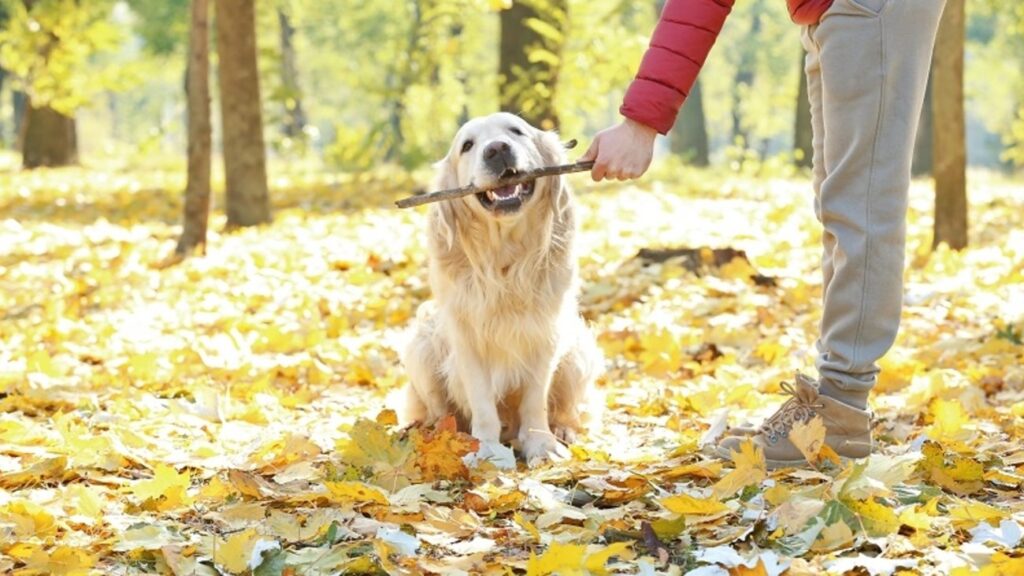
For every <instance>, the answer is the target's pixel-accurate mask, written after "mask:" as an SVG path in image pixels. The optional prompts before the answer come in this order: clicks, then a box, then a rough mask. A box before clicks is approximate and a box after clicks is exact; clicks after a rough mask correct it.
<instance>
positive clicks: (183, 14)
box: [128, 0, 212, 54]
mask: <svg viewBox="0 0 1024 576" xmlns="http://www.w3.org/2000/svg"><path fill="white" fill-rule="evenodd" d="M128 5H129V6H131V8H132V11H133V12H135V14H136V15H137V17H136V18H135V20H134V22H133V25H134V26H133V27H134V29H135V31H136V32H137V33H138V34H139V36H141V37H142V39H143V40H144V41H145V42H146V49H147V50H149V51H150V52H152V53H154V54H172V53H176V52H181V51H182V50H184V47H185V45H186V44H188V29H189V22H188V21H189V0H129V2H128ZM211 5H212V3H211ZM211 12H212V11H211Z"/></svg>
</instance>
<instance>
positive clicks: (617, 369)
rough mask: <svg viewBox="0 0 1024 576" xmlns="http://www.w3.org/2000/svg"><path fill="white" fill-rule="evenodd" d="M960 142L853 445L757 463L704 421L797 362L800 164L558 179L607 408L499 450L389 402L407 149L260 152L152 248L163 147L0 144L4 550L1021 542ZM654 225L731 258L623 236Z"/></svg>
mask: <svg viewBox="0 0 1024 576" xmlns="http://www.w3.org/2000/svg"><path fill="white" fill-rule="evenodd" d="M973 176H974V177H973V178H972V188H971V202H972V213H971V222H972V233H971V243H972V246H973V247H972V248H970V249H968V250H966V251H964V252H962V253H953V252H949V251H946V250H939V251H938V252H936V253H931V252H930V246H931V233H930V229H931V216H930V214H931V202H932V199H931V195H930V189H929V187H928V186H926V185H925V184H923V183H922V184H917V185H915V188H914V190H913V199H912V213H911V217H910V240H909V246H908V272H907V290H906V310H905V314H904V324H903V330H902V333H901V336H900V339H899V341H898V343H897V345H896V347H895V349H894V350H893V351H892V353H891V354H890V355H889V356H888V357H887V359H886V360H885V362H884V371H883V374H882V380H881V382H880V384H879V391H878V392H879V393H878V394H877V395H875V396H874V397H873V399H872V403H873V408H874V409H875V411H876V413H877V417H878V418H877V422H876V426H875V436H876V439H877V441H878V445H879V450H878V452H877V454H876V455H875V456H873V457H871V458H870V459H868V460H866V461H864V462H859V463H853V464H849V465H840V466H835V465H833V464H832V463H830V462H828V461H823V462H822V463H820V464H818V469H816V470H804V471H797V470H782V471H778V472H771V473H766V472H765V471H764V470H763V468H762V467H761V466H762V464H761V463H760V462H759V461H758V460H757V458H756V457H755V456H756V455H754V454H739V455H738V456H737V458H736V460H735V461H734V462H725V463H720V462H717V461H715V460H714V459H713V458H710V457H708V456H705V455H703V454H702V451H701V448H702V447H703V446H704V444H706V443H708V442H709V441H713V439H714V438H715V437H716V436H717V435H718V434H719V433H720V432H721V429H722V426H723V425H724V424H725V423H726V422H729V423H732V424H736V423H741V422H743V421H756V420H757V419H759V418H760V417H762V416H764V415H765V414H766V413H768V412H770V411H771V410H772V408H773V407H775V406H777V405H778V403H779V402H780V401H782V400H783V399H784V396H782V395H781V394H780V387H779V385H780V383H781V382H782V381H784V380H791V379H792V377H793V375H794V373H795V372H796V371H798V370H805V371H810V370H811V368H812V367H813V351H812V350H813V342H814V338H815V334H816V324H817V322H818V319H819V307H818V305H817V303H818V299H819V297H820V284H821V283H820V276H819V272H818V268H817V259H818V256H819V248H818V246H819V241H820V236H819V232H818V230H817V225H816V222H815V220H814V215H813V212H812V210H811V201H810V194H811V193H810V190H809V184H808V183H807V182H806V181H805V180H803V179H800V180H786V179H777V180H776V179H767V178H761V179H753V178H748V177H739V176H723V175H715V174H711V173H707V172H698V171H692V170H683V169H679V168H669V167H663V168H661V169H660V170H659V171H657V172H656V173H655V174H653V175H652V176H651V177H650V178H648V179H647V180H646V181H644V182H642V183H641V184H640V185H639V186H624V185H602V186H593V185H590V184H588V183H586V182H585V181H584V180H582V179H579V180H576V181H575V182H576V183H577V190H578V192H580V194H579V196H578V200H579V203H580V212H581V222H582V231H581V236H580V241H579V247H580V258H581V265H582V275H583V294H582V303H583V309H584V311H585V314H586V316H587V318H588V320H589V321H590V322H591V323H592V324H593V326H594V329H595V330H596V331H597V333H598V334H599V339H600V343H601V345H602V347H603V348H604V350H605V353H606V355H607V357H608V361H609V366H608V370H607V373H606V375H605V376H604V377H603V378H602V380H601V387H602V388H603V389H604V390H605V392H606V393H607V414H606V417H605V426H604V428H603V430H601V431H600V432H598V433H595V434H593V435H591V436H590V437H588V438H585V439H584V440H583V441H582V442H581V443H580V444H579V445H577V446H575V447H574V448H573V456H574V459H573V460H572V461H571V462H569V463H565V464H558V465H553V466H550V467H546V468H541V469H538V470H526V469H523V468H520V469H519V470H507V469H498V468H495V467H493V466H491V465H490V464H483V465H480V466H478V467H471V468H467V467H466V466H465V465H464V464H463V462H462V460H461V459H460V455H461V454H464V453H465V452H467V451H468V450H471V446H472V442H471V441H470V440H469V439H468V438H466V437H464V436H462V435H459V434H457V433H455V432H453V431H452V430H449V429H447V428H442V429H438V430H398V429H397V428H396V427H395V426H394V425H393V418H392V415H391V414H390V413H388V412H386V411H384V409H385V398H386V396H387V395H388V394H389V393H391V392H393V391H395V390H396V389H397V388H398V387H400V386H401V385H402V384H403V382H404V380H405V377H404V375H403V372H402V369H401V366H400V365H399V363H398V359H397V355H396V352H395V347H396V345H397V343H398V342H399V341H400V338H401V336H402V331H403V329H404V328H405V327H406V326H407V325H408V323H409V321H410V319H411V318H412V316H413V315H414V313H415V310H416V307H417V305H418V304H420V303H421V302H422V301H424V299H426V298H428V296H429V290H428V287H427V285H426V274H425V267H424V263H425V252H424V247H423V240H422V239H423V234H422V232H423V226H424V215H423V212H422V211H398V210H396V209H393V208H391V207H390V205H391V202H392V201H393V200H395V199H396V198H398V197H401V196H405V195H407V194H409V193H410V192H411V191H412V189H413V187H414V186H415V185H416V182H417V180H414V179H412V178H411V177H409V176H406V175H401V174H397V173H395V172H388V171H381V172H376V173H373V174H369V175H362V176H351V175H338V174H312V175H301V174H296V175H292V176H287V177H279V178H277V179H276V180H274V182H273V190H272V196H273V201H274V204H275V206H276V211H275V221H274V224H273V225H270V226H267V227H263V228H258V229H248V230H242V231H237V232H223V231H222V228H223V222H224V219H223V215H222V213H221V212H219V211H218V212H217V213H216V214H215V215H214V218H213V222H212V226H211V227H212V232H211V235H210V244H209V248H208V251H207V253H206V255H205V256H200V257H195V258H191V259H188V260H186V261H185V262H184V263H181V264H179V265H176V266H172V267H170V268H167V269H160V268H159V267H158V266H157V264H159V263H160V262H161V261H163V260H164V259H165V257H167V256H168V254H169V253H170V252H171V250H172V248H173V245H174V240H175V238H176V234H177V231H178V229H179V228H178V221H179V215H180V210H181V208H180V206H181V204H180V189H181V187H182V184H183V182H182V176H181V175H180V173H172V172H163V171H160V170H152V171H145V172H117V171H99V170H83V169H72V170H59V171H38V172H31V173H10V172H8V173H0V573H4V574H7V573H12V574H19V575H28V574H89V573H95V574H142V573H163V574H177V575H185V574H216V573H218V571H219V573H224V574H249V573H254V574H258V575H268V574H337V573H342V572H344V573H379V572H388V573H392V574H420V573H424V572H427V573H438V574H457V573H471V574H483V573H494V574H504V573H509V572H515V573H522V572H528V573H529V574H536V575H540V574H551V573H560V574H579V573H582V572H581V571H583V570H588V571H589V572H590V573H594V574H600V573H644V574H653V573H662V572H664V573H685V572H687V571H689V570H694V569H698V568H700V571H699V572H697V573H698V574H704V575H710V574H773V575H774V574H780V573H782V572H783V571H784V570H786V569H788V570H789V572H788V573H789V574H816V573H822V572H823V571H825V570H830V571H833V572H836V573H843V572H846V571H858V572H855V573H870V574H888V573H892V572H894V571H902V573H904V574H918V573H921V574H948V573H951V572H952V571H953V570H954V569H955V568H957V567H962V568H963V569H964V570H970V569H981V570H983V572H982V573H984V574H1021V573H1024V558H1022V554H1021V548H1020V546H1021V525H1022V524H1024V497H1022V496H1021V489H1022V481H1024V444H1022V441H1024V366H1022V365H1024V362H1022V356H1024V345H1022V342H1021V340H1022V337H1024V335H1022V331H1024V330H1022V329H1024V187H1022V185H1021V184H1020V183H1019V182H1017V183H1014V182H1009V181H1003V180H1001V179H999V178H994V177H990V176H986V175H983V174H978V175H973ZM420 184H422V182H420ZM215 203H216V204H217V205H218V206H219V204H220V199H219V198H217V199H216V200H215ZM666 247H689V248H698V249H699V248H702V247H709V248H726V247H729V248H734V249H737V250H743V251H744V252H745V254H746V257H747V259H746V260H744V259H743V258H736V259H733V260H731V261H728V262H715V261H714V258H713V253H709V252H706V251H705V252H704V253H703V257H701V252H700V251H698V252H697V258H696V259H695V260H693V261H689V262H688V261H685V260H681V259H676V260H669V261H668V262H665V263H653V264H652V263H647V262H644V261H642V260H639V259H637V258H635V256H636V254H637V252H638V250H639V249H641V248H666ZM694 263H696V264H697V266H693V264H694ZM687 264H690V266H689V269H688V268H687ZM693 268H696V269H695V270H694V269H693ZM604 571H607V572H604ZM965 573H968V572H965Z"/></svg>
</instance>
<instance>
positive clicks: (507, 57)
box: [498, 0, 569, 130]
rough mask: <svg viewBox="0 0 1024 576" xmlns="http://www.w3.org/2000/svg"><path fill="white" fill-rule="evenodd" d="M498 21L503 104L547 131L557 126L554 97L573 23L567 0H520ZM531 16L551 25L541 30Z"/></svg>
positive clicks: (501, 98) (500, 80) (499, 76)
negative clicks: (570, 24)
mask: <svg viewBox="0 0 1024 576" xmlns="http://www.w3.org/2000/svg"><path fill="white" fill-rule="evenodd" d="M500 20H501V47H500V58H499V63H498V94H499V96H498V98H499V101H500V104H501V109H502V110H504V111H506V112H512V113H516V114H520V115H521V116H522V117H523V118H524V119H525V120H526V121H527V122H530V123H531V124H533V125H534V126H537V127H539V128H542V129H544V130H554V129H557V128H558V111H557V110H556V109H555V101H556V98H555V96H556V92H557V90H558V76H559V72H560V69H561V65H562V48H563V47H564V45H565V34H566V32H567V31H568V28H569V6H568V0H543V1H542V0H516V1H514V2H513V3H512V6H511V7H509V8H508V9H507V10H503V11H502V12H501V16H500ZM531 20H538V21H541V22H543V23H545V24H547V25H548V26H550V29H549V30H546V33H544V34H541V33H539V32H538V31H537V29H536V28H535V26H534V25H533V24H532V23H531V22H530V21H531ZM531 56H533V57H534V58H533V59H531ZM538 56H540V57H539V58H538Z"/></svg>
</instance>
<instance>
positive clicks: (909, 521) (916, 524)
mask: <svg viewBox="0 0 1024 576" xmlns="http://www.w3.org/2000/svg"><path fill="white" fill-rule="evenodd" d="M899 520H900V524H902V525H903V526H909V527H910V528H913V529H914V530H917V531H919V532H927V531H929V530H931V528H932V523H933V522H934V521H933V520H932V517H931V516H929V515H928V514H927V513H926V512H925V507H924V505H921V504H918V505H916V506H914V507H908V508H906V509H905V510H903V511H902V512H900V518H899Z"/></svg>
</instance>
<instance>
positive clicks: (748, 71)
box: [732, 0, 763, 148]
mask: <svg viewBox="0 0 1024 576" xmlns="http://www.w3.org/2000/svg"><path fill="white" fill-rule="evenodd" d="M762 3H763V1H762V0H758V2H757V4H758V6H757V7H756V8H755V9H754V14H753V21H752V22H751V23H750V37H751V38H754V39H755V42H756V39H757V37H758V36H760V35H761V12H762ZM753 46H755V45H752V46H748V47H744V48H743V49H742V50H741V53H740V58H739V62H738V63H737V64H736V76H735V77H734V79H733V90H732V137H733V140H734V141H735V140H736V139H737V138H743V147H744V148H752V147H753V143H752V142H750V135H749V134H747V132H746V131H745V130H744V129H743V110H742V106H741V103H742V97H741V95H740V90H739V87H740V86H743V85H746V86H747V87H748V88H749V87H752V86H753V85H754V70H755V64H756V60H757V54H756V52H755V50H756V48H755V47H753Z"/></svg>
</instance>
